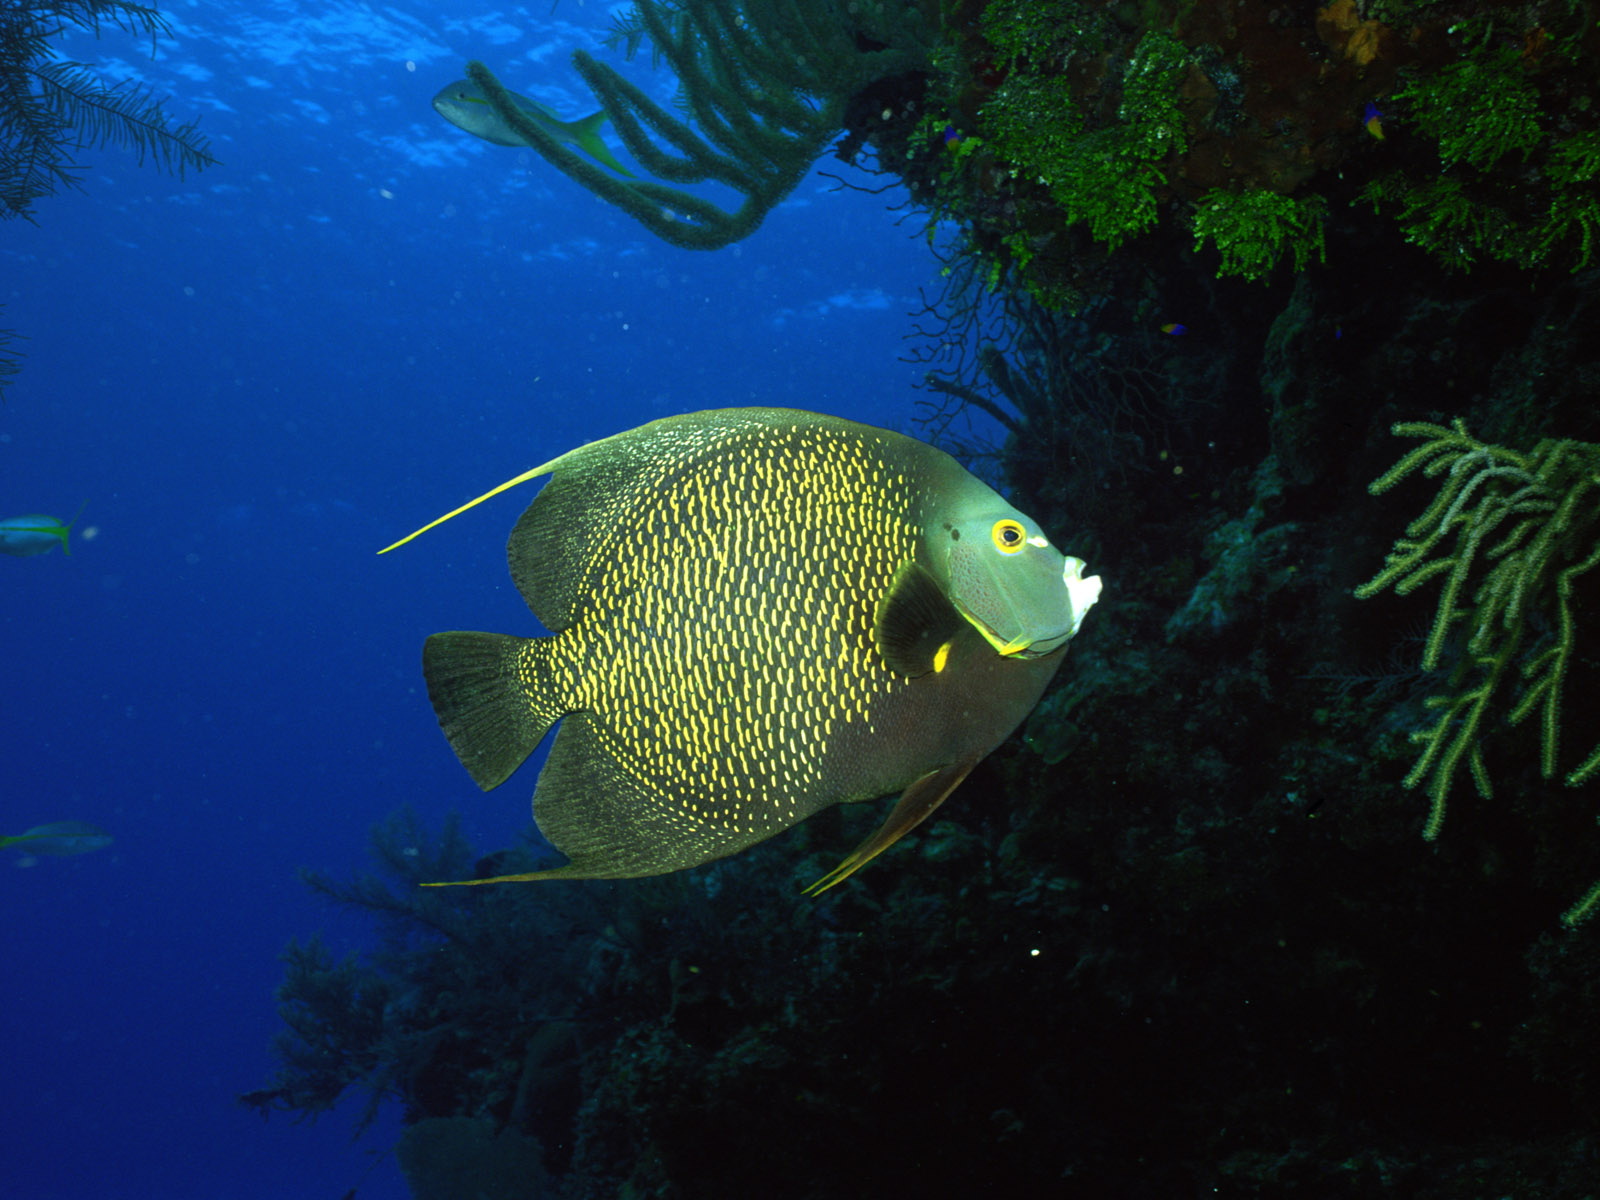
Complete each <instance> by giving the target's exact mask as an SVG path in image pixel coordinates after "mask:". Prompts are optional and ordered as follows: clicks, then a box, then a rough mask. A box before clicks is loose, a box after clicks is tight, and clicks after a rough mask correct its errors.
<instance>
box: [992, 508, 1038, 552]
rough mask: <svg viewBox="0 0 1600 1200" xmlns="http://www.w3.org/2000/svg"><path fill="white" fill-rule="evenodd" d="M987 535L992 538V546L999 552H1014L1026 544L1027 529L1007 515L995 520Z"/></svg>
mask: <svg viewBox="0 0 1600 1200" xmlns="http://www.w3.org/2000/svg"><path fill="white" fill-rule="evenodd" d="M989 536H990V537H992V538H994V547H995V549H996V550H998V551H1000V553H1001V554H1015V553H1016V552H1017V551H1019V550H1021V549H1022V548H1023V547H1024V546H1026V545H1027V544H1028V531H1027V530H1025V529H1023V527H1022V526H1021V525H1019V524H1018V523H1017V522H1016V521H1013V520H1011V519H1010V518H1009V517H1007V518H1006V519H1005V520H1002V521H996V522H995V523H994V528H993V529H992V530H990V531H989Z"/></svg>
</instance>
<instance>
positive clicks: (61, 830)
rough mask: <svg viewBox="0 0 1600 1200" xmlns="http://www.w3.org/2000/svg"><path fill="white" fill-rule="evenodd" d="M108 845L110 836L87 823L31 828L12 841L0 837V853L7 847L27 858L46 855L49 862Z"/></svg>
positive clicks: (54, 822)
mask: <svg viewBox="0 0 1600 1200" xmlns="http://www.w3.org/2000/svg"><path fill="white" fill-rule="evenodd" d="M109 845H111V835H110V834H109V833H107V832H106V831H105V830H104V829H101V828H100V827H99V826H98V825H91V824H89V823H88V822H87V821H52V822H51V823H50V824H48V825H35V826H34V827H33V828H32V829H29V830H27V831H26V832H23V833H19V834H17V835H16V836H15V837H0V850H4V849H5V848H6V847H7V846H11V847H14V848H16V849H18V850H21V851H24V852H25V853H28V854H46V855H49V856H50V857H52V858H65V857H67V856H68V855H72V854H88V853H89V852H90V851H92V850H104V849H105V848H106V847H107V846H109Z"/></svg>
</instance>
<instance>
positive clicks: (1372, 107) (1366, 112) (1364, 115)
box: [1361, 101, 1383, 142]
mask: <svg viewBox="0 0 1600 1200" xmlns="http://www.w3.org/2000/svg"><path fill="white" fill-rule="evenodd" d="M1361 123H1362V124H1363V125H1365V126H1366V127H1367V132H1368V133H1370V134H1371V135H1372V136H1373V137H1375V138H1377V139H1378V140H1379V141H1380V142H1381V141H1383V114H1382V113H1381V112H1379V111H1378V106H1377V105H1376V104H1373V103H1372V102H1371V101H1368V102H1367V107H1366V108H1365V109H1363V110H1362V112H1361Z"/></svg>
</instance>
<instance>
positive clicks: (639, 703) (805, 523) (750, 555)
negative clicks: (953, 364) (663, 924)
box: [390, 409, 1100, 890]
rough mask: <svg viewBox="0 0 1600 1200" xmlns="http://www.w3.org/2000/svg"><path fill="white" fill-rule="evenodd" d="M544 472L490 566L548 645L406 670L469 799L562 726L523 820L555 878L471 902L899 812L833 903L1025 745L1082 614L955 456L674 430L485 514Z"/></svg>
mask: <svg viewBox="0 0 1600 1200" xmlns="http://www.w3.org/2000/svg"><path fill="white" fill-rule="evenodd" d="M542 475H549V476H551V481H550V483H549V484H548V485H546V487H545V489H544V491H543V492H541V493H540V494H539V496H538V497H537V498H536V499H535V500H534V501H533V503H532V504H531V505H529V506H528V509H527V511H525V512H524V513H523V515H522V518H521V519H520V520H519V521H518V522H517V525H516V528H515V529H514V530H513V532H512V534H511V539H510V544H509V547H508V553H509V558H510V566H511V574H512V578H513V579H514V580H515V581H516V584H517V587H518V589H519V590H520V591H521V593H522V596H523V599H524V600H526V601H527V603H528V606H529V608H531V609H532V610H533V613H534V615H535V616H536V617H538V619H539V620H540V621H541V622H542V623H543V624H544V625H545V626H546V627H547V628H549V629H551V630H553V631H554V634H553V636H550V637H544V638H519V637H510V636H506V635H501V634H492V633H468V632H453V633H439V634H434V635H433V636H432V637H430V638H428V639H427V642H426V644H425V646H424V649H423V673H424V675H425V677H426V679H427V684H428V695H429V697H430V699H431V700H432V701H433V705H434V710H435V712H436V713H437V714H438V717H439V722H440V725H441V726H442V727H443V729H444V732H445V735H446V737H447V738H448V739H449V741H450V744H451V746H452V747H453V748H454V750H455V752H456V754H457V756H458V757H459V758H460V759H461V762H462V764H463V765H464V766H465V767H466V768H467V770H468V771H469V772H470V773H471V775H472V777H473V779H474V781H476V782H477V784H478V785H479V786H480V787H481V788H483V789H484V790H486V791H487V790H489V789H491V788H494V787H497V786H499V785H500V784H501V783H503V782H504V781H505V780H506V779H507V778H508V777H509V776H510V775H511V773H512V772H513V771H515V770H516V768H517V767H518V766H519V765H520V764H521V763H522V761H523V760H524V759H525V758H526V757H527V756H528V755H529V754H530V753H531V752H532V751H533V749H534V748H535V747H536V746H537V745H538V744H539V742H540V741H541V740H542V739H543V737H544V736H545V734H546V732H547V731H548V730H549V729H550V727H551V726H552V725H554V724H555V722H556V721H558V720H559V721H561V728H560V730H559V732H558V733H557V736H556V740H555V745H554V747H553V748H552V749H551V752H550V758H549V762H548V763H547V764H546V766H545V768H544V770H543V772H542V773H541V774H540V776H539V782H538V786H537V788H536V790H535V793H534V813H535V819H536V821H537V823H538V825H539V828H540V830H541V832H542V833H543V834H544V835H545V837H546V838H547V839H549V841H550V842H551V844H553V845H554V846H555V847H556V848H557V849H558V850H560V851H561V852H562V853H563V854H565V855H566V856H567V857H568V858H569V859H570V860H571V861H570V862H569V863H568V864H567V865H566V866H562V867H557V868H554V869H552V870H545V871H537V872H533V873H531V874H526V875H511V876H502V877H499V879H497V880H470V881H464V882H470V883H484V882H498V881H504V880H524V879H555V878H625V877H632V876H640V875H657V874H663V873H665V872H668V871H677V870H681V869H683V868H685V867H691V866H694V865H696V864H698V863H703V862H707V861H709V860H711V859H715V858H720V857H723V856H724V855H728V854H733V853H736V852H738V851H740V850H742V849H744V848H746V847H748V846H751V845H753V844H755V843H756V842H759V841H762V840H764V839H765V838H769V837H771V836H773V835H774V834H776V833H779V832H781V831H782V830H784V829H787V828H789V827H791V826H793V825H796V824H798V823H799V822H801V821H803V820H805V819H806V818H807V817H810V816H812V815H813V814H815V813H817V812H819V811H821V810H822V809H823V808H826V807H829V806H831V805H834V804H840V803H850V802H854V801H860V800H871V799H875V798H877V797H879V796H883V795H886V794H889V793H892V792H896V791H902V790H903V795H902V796H901V799H900V802H899V803H898V804H897V805H896V806H895V808H894V809H893V810H892V811H891V813H890V814H889V816H888V817H887V819H886V820H885V821H884V822H883V824H882V826H880V828H879V829H878V830H877V832H876V833H874V834H873V835H872V836H871V837H869V838H868V839H867V840H866V841H865V842H863V843H862V844H861V846H859V847H858V848H857V849H856V850H855V852H854V853H852V854H851V855H850V856H849V857H848V858H847V859H845V861H844V862H843V863H842V864H841V865H840V866H839V867H838V868H837V869H836V870H835V871H833V872H832V873H830V874H829V875H828V876H826V877H824V879H822V880H820V881H818V883H817V884H816V885H813V886H814V890H821V889H822V888H826V887H831V886H832V885H833V884H835V883H837V882H839V881H840V880H842V879H844V878H845V877H846V876H848V875H850V874H851V873H852V872H854V871H855V870H856V869H858V868H859V867H860V866H862V865H863V864H865V863H866V862H867V861H869V860H870V859H872V858H874V857H876V856H877V855H878V854H879V853H881V852H882V851H883V850H885V849H887V848H888V847H889V846H890V845H892V844H893V843H894V842H895V841H897V840H898V839H899V838H900V837H901V836H903V835H904V834H905V833H906V832H908V831H909V830H910V829H912V828H914V827H915V826H916V825H917V824H918V823H920V822H921V821H922V820H923V819H924V818H926V817H927V816H928V815H929V814H930V813H931V812H933V810H934V809H935V808H937V807H938V805H939V804H940V803H941V802H942V801H943V800H944V799H945V797H946V796H948V795H949V794H950V793H951V792H952V791H953V790H954V789H955V788H956V786H957V785H959V784H960V782H961V781H962V779H964V778H965V777H966V775H967V774H968V772H970V771H971V770H972V768H973V766H975V765H976V764H977V762H978V761H979V760H980V759H982V758H983V757H984V756H985V755H986V754H988V753H989V752H990V751H991V750H993V749H994V748H995V747H996V746H997V745H999V744H1000V742H1001V741H1003V740H1004V739H1005V738H1006V737H1007V736H1008V735H1009V734H1010V733H1011V731H1012V730H1013V729H1015V728H1016V726H1017V725H1018V723H1020V722H1021V720H1022V719H1023V718H1024V717H1025V716H1026V715H1027V714H1028V712H1029V710H1030V709H1032V708H1033V706H1034V704H1035V703H1036V702H1037V700H1038V698H1039V695H1040V693H1041V692H1042V691H1043V689H1044V686H1045V684H1046V683H1047V682H1048V681H1049V680H1050V678H1051V676H1052V675H1054V674H1055V671H1056V669H1057V667H1059V666H1060V664H1061V660H1062V657H1063V655H1064V652H1065V649H1066V644H1067V642H1068V641H1069V640H1070V639H1071V638H1072V636H1073V635H1074V634H1076V633H1077V631H1078V628H1079V626H1080V624H1081V622H1082V620H1083V617H1084V614H1085V613H1086V612H1087V611H1088V609H1089V608H1090V606H1092V605H1093V604H1094V603H1095V600H1096V599H1097V597H1098V595H1099V592H1100V580H1099V578H1098V577H1094V578H1089V579H1085V578H1083V576H1082V569H1083V563H1082V562H1081V561H1080V560H1078V559H1076V558H1068V557H1064V556H1063V555H1062V554H1061V553H1060V551H1058V550H1057V549H1056V548H1055V547H1054V546H1052V545H1051V544H1050V542H1049V540H1048V539H1047V538H1046V537H1045V536H1044V534H1043V533H1042V532H1041V531H1040V529H1039V527H1038V526H1037V525H1036V524H1035V523H1034V522H1033V521H1032V520H1030V519H1029V518H1028V517H1026V516H1024V515H1023V514H1022V513H1020V512H1018V511H1017V510H1016V509H1014V508H1012V507H1011V505H1009V504H1008V503H1006V501H1005V500H1004V499H1003V498H1002V497H1001V496H1000V495H998V494H997V493H996V492H994V491H993V490H992V489H991V488H989V487H988V486H987V485H986V484H984V483H982V482H981V481H979V480H978V479H976V478H975V477H974V476H972V475H971V474H969V473H968V472H967V471H966V470H965V469H964V468H963V467H962V466H961V465H960V464H959V463H957V462H956V461H955V460H954V459H953V458H951V457H949V456H948V455H946V454H945V453H943V452H942V451H940V450H936V449H934V448H933V447H931V446H928V445H925V444H923V443H921V442H918V441H915V440H914V439H911V438H908V437H905V436H903V435H900V434H896V433H891V432H888V431H886V430H881V429H874V428H871V427H869V426H865V425H858V424H856V423H854V422H851V421H844V420H840V419H837V418H834V417H826V416H820V415H817V414H813V413H805V412H797V411H790V410H783V409H728V410H721V411H713V412H704V413H694V414H690V415H687V416H678V417H668V418H666V419H664V420H660V421H656V422H653V423H651V424H649V425H645V426H643V427H641V428H638V429H634V430H630V431H628V432H626V433H621V434H617V435H616V436H614V437H610V438H606V439H604V440H602V441H598V442H593V443H590V444H589V445H586V446H581V447H579V448H578V449H576V450H573V451H571V452H569V453H567V454H564V455H562V456H561V457H560V458H557V459H555V460H554V461H552V462H549V463H546V464H544V465H543V466H540V467H536V468H534V469H533V470H531V471H528V472H526V473H524V474H523V475H521V476H519V477H518V478H517V479H514V480H511V481H509V482H508V483H506V484H502V485H501V486H500V487H498V488H496V489H494V490H493V491H491V492H489V493H488V494H487V495H485V496H484V497H480V500H481V499H487V498H488V497H489V496H492V495H496V494H498V493H499V492H501V491H504V490H505V489H506V488H508V487H511V486H513V485H515V484H516V483H519V482H522V481H523V480H527V479H532V478H535V477H538V476H542ZM476 503H478V501H476V500H475V501H473V502H472V504H476ZM472 504H468V505H464V506H463V507H462V508H461V509H458V510H456V511H457V512H461V511H465V509H466V508H470V507H471V506H472ZM454 515H455V513H451V514H449V515H448V516H446V517H441V518H440V519H439V521H435V522H433V524H438V523H439V522H440V521H444V520H448V519H449V517H450V516H454ZM431 527H432V526H431V525H430V526H427V527H425V528H431ZM420 532H423V531H422V530H419V531H418V533H420ZM411 536H412V537H415V536H416V534H413V535H411ZM409 540H410V538H406V539H404V541H409ZM400 544H403V543H396V545H400ZM390 548H391V549H392V548H393V547H390Z"/></svg>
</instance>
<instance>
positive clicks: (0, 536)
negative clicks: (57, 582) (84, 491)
mask: <svg viewBox="0 0 1600 1200" xmlns="http://www.w3.org/2000/svg"><path fill="white" fill-rule="evenodd" d="M85 504H88V501H87V500H85V501H84V502H83V504H80V505H78V511H77V512H76V513H74V514H73V517H72V520H70V521H68V522H67V523H66V524H65V525H63V524H62V523H61V522H60V521H58V520H57V519H56V518H55V517H47V516H44V515H42V514H40V513H30V514H29V515H27V516H25V517H7V518H6V519H5V520H3V521H0V554H9V555H11V556H12V557H13V558H31V557H32V556H33V555H35V554H43V553H44V552H45V551H46V550H50V549H52V548H54V546H55V544H56V543H57V542H60V543H61V552H62V553H63V554H71V553H72V548H71V547H70V546H68V545H67V535H68V534H69V533H71V532H72V527H73V526H74V525H76V524H77V523H78V518H79V517H81V516H82V515H83V509H84V505H85Z"/></svg>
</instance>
